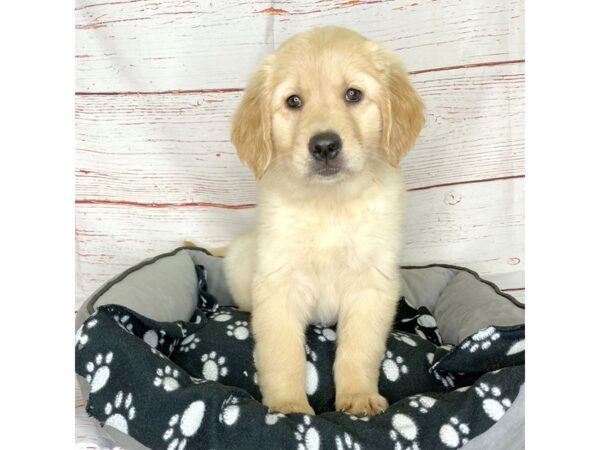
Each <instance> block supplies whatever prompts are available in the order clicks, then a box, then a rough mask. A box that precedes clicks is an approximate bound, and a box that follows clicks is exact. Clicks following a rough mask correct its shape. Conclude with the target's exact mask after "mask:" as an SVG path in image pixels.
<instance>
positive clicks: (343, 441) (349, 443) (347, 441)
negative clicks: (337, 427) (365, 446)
mask: <svg viewBox="0 0 600 450" xmlns="http://www.w3.org/2000/svg"><path fill="white" fill-rule="evenodd" d="M335 448H336V450H360V448H361V447H360V444H359V443H358V442H354V439H352V436H351V435H350V434H348V433H344V435H343V436H336V437H335Z"/></svg>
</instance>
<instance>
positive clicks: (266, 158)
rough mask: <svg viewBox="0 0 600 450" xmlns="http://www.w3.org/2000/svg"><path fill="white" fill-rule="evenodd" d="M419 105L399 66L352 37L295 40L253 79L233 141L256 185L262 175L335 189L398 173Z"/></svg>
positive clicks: (418, 120) (418, 122)
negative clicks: (375, 174) (369, 173)
mask: <svg viewBox="0 0 600 450" xmlns="http://www.w3.org/2000/svg"><path fill="white" fill-rule="evenodd" d="M423 122H424V115H423V104H422V102H421V100H420V98H419V96H418V95H417V93H416V92H415V90H414V89H413V87H412V86H411V85H410V83H409V81H408V78H407V75H406V72H405V70H404V68H403V67H402V65H401V64H400V62H399V60H398V59H397V58H396V57H395V56H394V55H393V54H392V53H391V52H389V51H387V50H385V49H384V48H382V47H381V46H380V45H379V44H376V43H374V42H372V41H368V40H367V39H365V38H364V37H363V36H361V35H359V34H358V33H355V32H353V31H350V30H347V29H344V28H338V27H325V28H316V29H313V30H310V31H308V32H305V33H300V34H297V35H296V36H294V37H292V38H290V39H289V40H287V41H286V42H284V43H283V44H282V45H281V46H280V47H279V49H278V50H277V51H276V52H275V53H273V54H271V55H269V56H267V57H266V58H265V59H264V61H263V62H262V63H261V65H260V66H259V68H258V69H257V71H256V72H255V73H254V75H253V77H252V79H251V81H250V83H249V85H248V87H247V89H246V91H245V93H244V96H243V98H242V102H241V104H240V106H239V108H238V110H237V112H236V113H235V115H234V118H233V131H232V141H233V144H234V145H235V146H236V148H237V151H238V154H239V156H240V159H241V160H242V161H243V162H245V163H246V164H247V165H248V166H250V167H251V168H252V170H253V171H254V173H255V175H256V177H257V178H261V177H262V176H263V174H264V173H265V172H266V171H268V170H269V171H271V170H272V171H277V172H281V174H283V175H285V177H288V178H289V177H293V178H300V179H302V180H303V181H305V182H307V183H311V182H318V183H322V182H336V181H339V180H343V179H347V178H349V177H352V176H353V175H355V174H357V173H359V172H361V171H363V170H369V168H370V167H374V165H375V164H377V163H380V162H381V161H386V162H387V164H390V165H391V166H394V167H396V166H398V164H399V163H400V159H401V157H402V156H403V155H405V154H406V153H407V152H408V151H409V150H410V148H411V147H412V146H413V144H414V142H415V140H416V138H417V136H418V134H419V132H420V130H421V127H422V126H423Z"/></svg>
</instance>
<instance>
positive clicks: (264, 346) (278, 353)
mask: <svg viewBox="0 0 600 450" xmlns="http://www.w3.org/2000/svg"><path fill="white" fill-rule="evenodd" d="M301 299H302V294H301V293H300V292H299V291H297V290H296V288H295V286H294V283H293V282H292V280H289V279H286V277H282V276H278V277H273V276H271V277H270V278H266V279H262V280H261V279H260V278H259V279H258V280H257V282H256V281H255V283H254V288H253V300H252V301H253V306H252V332H253V334H254V339H255V352H256V369H257V371H258V384H259V387H260V391H261V394H262V402H263V404H265V405H266V406H268V407H269V409H270V410H271V411H278V412H281V413H283V414H288V413H305V414H314V413H315V412H314V411H313V409H312V408H311V407H310V405H309V404H308V398H307V396H306V391H305V383H306V353H305V349H304V342H305V337H304V332H305V328H306V319H305V314H303V311H302V308H301V307H300V306H301V304H299V303H298V302H301V301H302V300H301Z"/></svg>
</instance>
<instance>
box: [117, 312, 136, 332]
mask: <svg viewBox="0 0 600 450" xmlns="http://www.w3.org/2000/svg"><path fill="white" fill-rule="evenodd" d="M113 318H114V319H115V321H116V322H117V323H118V324H119V326H120V327H121V328H123V329H124V330H125V331H127V332H128V333H132V334H133V324H131V323H129V315H128V314H125V315H124V316H121V317H119V316H118V315H117V314H115V315H114V316H113Z"/></svg>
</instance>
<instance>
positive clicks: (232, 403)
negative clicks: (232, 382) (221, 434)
mask: <svg viewBox="0 0 600 450" xmlns="http://www.w3.org/2000/svg"><path fill="white" fill-rule="evenodd" d="M239 402H240V399H239V398H237V397H234V396H233V395H232V396H230V397H229V398H228V399H227V400H225V401H224V402H223V404H222V405H221V413H220V414H219V422H221V423H224V424H225V425H229V426H231V425H233V424H234V423H236V422H237V420H238V418H239V417H240V407H239V405H238V403H239Z"/></svg>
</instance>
